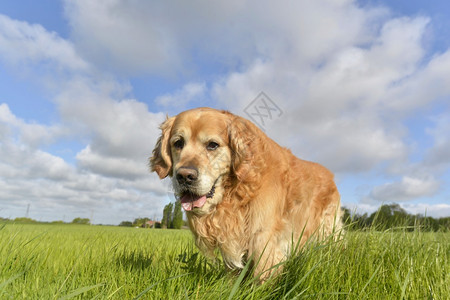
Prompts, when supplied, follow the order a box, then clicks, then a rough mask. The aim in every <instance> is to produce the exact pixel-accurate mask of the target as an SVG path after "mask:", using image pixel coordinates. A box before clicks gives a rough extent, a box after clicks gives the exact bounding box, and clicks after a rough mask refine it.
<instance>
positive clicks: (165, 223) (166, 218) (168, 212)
mask: <svg viewBox="0 0 450 300" xmlns="http://www.w3.org/2000/svg"><path fill="white" fill-rule="evenodd" d="M172 211H173V203H169V204H167V205H166V206H164V210H163V218H162V220H161V226H162V227H163V228H164V227H165V228H171V225H172Z"/></svg>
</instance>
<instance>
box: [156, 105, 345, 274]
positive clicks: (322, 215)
mask: <svg viewBox="0 0 450 300" xmlns="http://www.w3.org/2000/svg"><path fill="white" fill-rule="evenodd" d="M161 130H162V134H161V136H160V138H159V139H158V141H157V143H156V146H155V149H154V150H153V156H152V157H151V159H150V164H151V169H152V171H155V172H156V173H157V174H158V175H159V177H160V178H164V177H166V176H170V177H172V178H173V185H174V188H175V191H177V192H179V193H182V187H181V185H180V183H179V182H177V180H176V179H175V178H176V177H177V176H176V174H177V172H179V170H181V169H180V168H183V167H192V168H196V170H198V182H196V183H195V184H193V186H192V187H191V189H190V191H189V192H192V193H195V194H196V195H199V196H201V195H206V194H207V193H208V191H210V190H211V189H212V190H213V194H214V195H213V196H212V197H211V198H208V199H207V201H206V203H205V204H204V205H203V206H201V207H194V208H193V209H192V210H189V211H186V214H187V217H188V220H189V227H190V229H191V231H192V233H193V234H194V237H195V241H196V244H197V246H198V247H199V248H200V249H201V250H202V251H203V252H204V253H205V254H206V255H209V256H213V255H214V249H216V248H218V249H219V250H220V252H221V254H222V257H223V259H224V262H225V263H226V265H227V266H228V267H229V268H232V269H234V268H242V267H243V266H244V264H245V263H246V262H247V260H248V259H249V258H250V257H252V256H253V257H255V258H256V259H259V261H260V262H259V264H258V265H257V266H256V267H255V275H257V274H261V273H264V271H265V270H268V269H270V268H271V267H272V266H274V265H276V264H277V263H279V262H281V261H283V260H284V259H285V258H286V257H287V255H289V254H290V251H291V247H292V245H293V243H294V245H295V243H296V241H297V240H298V239H300V244H301V245H302V244H304V242H305V241H306V240H307V239H309V238H310V237H312V236H314V237H318V238H323V237H325V236H328V235H330V234H332V233H333V231H334V230H336V231H338V230H340V229H341V220H340V217H341V211H340V200H339V199H340V197H339V193H338V190H337V188H336V185H335V183H334V180H333V175H332V173H331V172H329V171H328V170H327V169H326V168H324V167H323V166H321V165H319V164H317V163H313V162H308V161H304V160H301V159H298V158H297V157H295V156H294V155H293V154H292V153H291V151H290V150H288V149H286V148H283V147H281V146H279V145H278V144H277V143H275V142H274V141H273V140H272V139H270V138H269V137H267V136H266V135H265V134H264V133H263V132H262V131H261V130H260V129H259V128H258V127H256V126H255V125H254V124H253V123H251V122H250V121H248V120H246V119H244V118H241V117H239V116H236V115H233V114H231V113H229V112H227V111H219V110H215V109H211V108H198V109H193V110H189V111H185V112H183V113H180V114H179V115H177V116H175V117H172V118H168V119H167V120H166V121H165V122H164V123H163V124H162V125H161ZM180 139H181V140H182V141H183V147H179V145H180V144H178V146H177V144H176V142H177V141H178V140H180ZM211 141H213V142H214V143H216V144H217V145H218V147H217V148H216V149H212V148H213V147H211V146H208V145H211V144H208V143H211ZM212 146H215V145H214V144H213V145H212ZM208 147H209V148H208ZM214 191H215V192H214ZM269 273H270V272H266V273H265V275H263V277H265V276H267V274H269Z"/></svg>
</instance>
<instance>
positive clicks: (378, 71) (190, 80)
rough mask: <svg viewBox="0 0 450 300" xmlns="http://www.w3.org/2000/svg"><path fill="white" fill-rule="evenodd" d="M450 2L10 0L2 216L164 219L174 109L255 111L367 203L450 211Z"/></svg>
mask: <svg viewBox="0 0 450 300" xmlns="http://www.w3.org/2000/svg"><path fill="white" fill-rule="evenodd" d="M449 48H450V4H449V3H448V1H419V0H417V1H403V0H402V1H400V0H399V1H375V0H373V1H372V0H367V1H350V0H344V1H338V0H321V1H314V2H313V1H294V2H288V3H285V4H283V5H280V3H277V4H273V2H270V1H228V2H226V3H225V2H222V3H206V4H205V3H202V2H200V1H198V2H197V1H195V2H190V3H187V2H185V1H173V2H153V1H133V2H129V1H126V2H120V1H113V0H111V1H102V2H97V1H88V0H82V1H71V0H66V1H31V0H28V1H1V2H0V138H1V140H0V216H1V217H8V218H15V217H21V216H24V215H25V214H26V210H27V206H28V205H30V211H29V217H31V218H34V219H38V220H44V221H50V220H61V219H63V220H65V221H70V220H72V219H73V218H75V217H89V218H90V217H91V216H92V217H93V222H94V223H103V224H118V223H119V222H121V221H123V220H133V219H134V218H136V217H144V216H148V217H152V218H160V217H161V214H162V209H163V207H164V205H165V204H167V203H168V201H170V200H171V197H170V196H169V195H170V187H169V183H168V182H167V181H160V180H159V179H158V178H157V176H156V175H155V174H150V173H149V172H148V170H147V159H148V157H149V155H150V154H151V151H152V149H153V146H154V144H155V141H156V139H157V137H158V135H159V132H158V128H157V127H158V124H159V123H161V122H162V120H163V119H164V117H165V115H166V114H169V115H174V114H177V113H179V112H181V111H183V110H185V109H189V108H193V107H198V106H211V107H215V108H221V109H228V110H230V111H231V112H233V113H236V114H239V115H242V116H244V117H245V116H246V114H245V108H246V107H247V106H248V105H249V104H250V103H251V102H252V101H253V99H254V98H255V97H256V96H257V95H258V94H259V93H260V92H261V91H263V92H264V93H265V94H267V95H268V96H269V97H270V99H272V101H273V102H275V103H276V104H277V105H278V106H279V107H280V109H281V110H282V112H283V113H282V115H281V116H280V117H277V118H274V119H273V120H271V122H270V123H269V124H267V127H266V128H265V129H266V132H267V134H268V135H269V136H270V137H272V138H273V139H274V140H276V141H277V142H278V143H280V144H281V145H283V146H286V147H288V148H290V149H291V150H292V151H293V152H294V153H295V154H296V155H297V156H298V157H300V158H303V159H307V160H313V161H317V162H319V163H321V164H323V165H325V166H327V167H328V168H329V169H331V170H332V171H333V172H334V173H335V175H336V181H337V184H338V187H339V190H340V192H341V196H342V202H343V204H344V205H345V206H347V207H349V208H351V209H355V210H356V211H358V212H360V213H364V212H368V213H370V212H372V211H374V210H375V209H376V208H377V207H379V206H380V205H381V204H382V203H391V202H397V203H400V205H402V207H404V208H405V209H406V210H407V211H409V212H410V213H422V214H427V215H432V216H435V217H442V216H448V215H450V188H449V186H450V184H449V183H450V151H448V149H449V148H450V134H449V132H450V107H449V103H450V49H449Z"/></svg>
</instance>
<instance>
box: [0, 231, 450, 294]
mask: <svg viewBox="0 0 450 300" xmlns="http://www.w3.org/2000/svg"><path fill="white" fill-rule="evenodd" d="M449 256H450V233H425V232H412V233H411V232H409V233H408V232H405V231H397V232H376V231H369V232H350V233H347V236H346V247H345V248H343V245H342V243H338V244H333V243H329V244H325V245H315V246H311V247H309V248H307V249H305V250H304V252H303V254H301V255H298V256H296V257H294V258H292V259H290V260H289V261H288V262H287V263H286V265H285V268H284V273H283V274H282V275H281V276H280V277H278V278H275V279H271V280H269V281H267V282H266V283H265V284H263V285H260V284H256V283H255V282H254V281H253V280H252V278H251V277H249V278H244V277H245V276H241V275H239V274H230V273H227V272H225V271H224V267H223V265H222V264H221V263H219V262H210V261H208V260H206V259H205V258H204V257H203V256H202V255H201V254H198V250H197V249H196V248H195V246H194V245H193V242H192V238H191V235H190V232H189V231H188V230H152V229H136V228H123V227H107V226H82V225H21V224H6V225H5V224H4V225H1V224H0V299H258V300H260V299H293V298H300V299H306V298H309V299H402V298H404V299H449V295H450V261H449Z"/></svg>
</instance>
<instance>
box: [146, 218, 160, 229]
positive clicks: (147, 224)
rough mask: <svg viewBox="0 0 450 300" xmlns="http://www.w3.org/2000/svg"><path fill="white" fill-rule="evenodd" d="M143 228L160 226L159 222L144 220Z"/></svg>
mask: <svg viewBox="0 0 450 300" xmlns="http://www.w3.org/2000/svg"><path fill="white" fill-rule="evenodd" d="M145 228H161V222H158V221H152V220H148V221H147V222H145Z"/></svg>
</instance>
